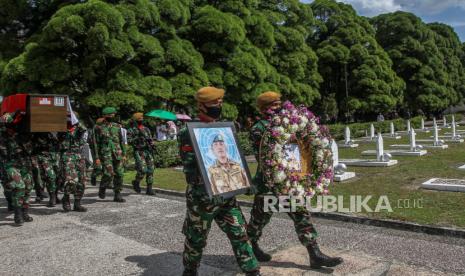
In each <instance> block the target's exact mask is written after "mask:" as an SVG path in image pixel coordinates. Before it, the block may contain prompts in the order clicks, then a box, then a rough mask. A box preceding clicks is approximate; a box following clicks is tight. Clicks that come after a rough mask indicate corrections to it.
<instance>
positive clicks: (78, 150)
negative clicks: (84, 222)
mask: <svg viewBox="0 0 465 276" xmlns="http://www.w3.org/2000/svg"><path fill="white" fill-rule="evenodd" d="M86 131H87V130H86V128H85V127H84V126H83V125H82V124H80V123H78V124H76V125H74V126H71V127H68V131H67V132H66V133H60V134H58V139H59V140H60V142H61V151H62V153H61V163H62V164H61V167H62V169H63V172H62V174H63V176H64V196H63V199H62V203H63V209H64V210H65V211H70V210H71V206H70V195H71V194H73V195H74V210H75V211H85V210H86V209H85V208H83V207H82V206H81V205H80V201H81V199H82V197H83V195H84V190H85V187H86V183H85V182H86V161H85V159H84V157H83V156H82V147H83V146H84V145H85V144H86V142H87V141H86Z"/></svg>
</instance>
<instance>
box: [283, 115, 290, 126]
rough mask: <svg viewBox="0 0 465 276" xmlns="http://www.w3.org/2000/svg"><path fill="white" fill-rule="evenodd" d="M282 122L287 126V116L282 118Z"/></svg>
mask: <svg viewBox="0 0 465 276" xmlns="http://www.w3.org/2000/svg"><path fill="white" fill-rule="evenodd" d="M282 122H283V125H284V126H287V125H288V124H289V118H287V117H285V118H283V120H282Z"/></svg>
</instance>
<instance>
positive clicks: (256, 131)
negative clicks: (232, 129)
mask: <svg viewBox="0 0 465 276" xmlns="http://www.w3.org/2000/svg"><path fill="white" fill-rule="evenodd" d="M264 132H265V128H264V127H263V124H262V123H260V121H259V122H257V123H255V125H253V127H252V128H251V129H250V132H249V139H250V141H252V146H253V151H254V155H255V158H256V159H257V161H258V159H259V155H260V143H261V141H262V137H263V133H264Z"/></svg>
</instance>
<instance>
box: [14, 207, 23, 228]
mask: <svg viewBox="0 0 465 276" xmlns="http://www.w3.org/2000/svg"><path fill="white" fill-rule="evenodd" d="M15 224H16V225H17V226H21V225H23V224H24V218H23V208H21V207H15Z"/></svg>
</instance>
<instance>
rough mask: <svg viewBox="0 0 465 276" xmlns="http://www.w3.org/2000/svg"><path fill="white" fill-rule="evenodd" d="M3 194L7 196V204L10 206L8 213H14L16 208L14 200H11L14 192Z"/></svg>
mask: <svg viewBox="0 0 465 276" xmlns="http://www.w3.org/2000/svg"><path fill="white" fill-rule="evenodd" d="M3 194H4V195H5V199H6V202H7V204H8V211H10V212H11V211H14V210H15V207H13V200H12V199H11V196H12V192H11V191H4V192H3Z"/></svg>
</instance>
